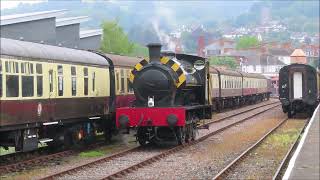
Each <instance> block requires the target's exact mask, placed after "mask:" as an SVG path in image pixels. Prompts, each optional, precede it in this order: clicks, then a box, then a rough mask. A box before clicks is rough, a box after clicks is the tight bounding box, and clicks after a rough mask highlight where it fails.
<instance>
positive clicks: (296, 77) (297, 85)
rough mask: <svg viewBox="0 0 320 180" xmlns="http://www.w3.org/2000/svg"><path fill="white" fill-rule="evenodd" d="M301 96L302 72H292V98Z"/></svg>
mask: <svg viewBox="0 0 320 180" xmlns="http://www.w3.org/2000/svg"><path fill="white" fill-rule="evenodd" d="M301 98H302V72H294V73H293V99H301Z"/></svg>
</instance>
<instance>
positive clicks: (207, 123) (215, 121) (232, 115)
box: [199, 102, 280, 128]
mask: <svg viewBox="0 0 320 180" xmlns="http://www.w3.org/2000/svg"><path fill="white" fill-rule="evenodd" d="M272 104H279V105H280V103H279V102H272V103H268V104H263V105H260V106H256V107H253V108H249V109H246V110H243V111H239V112H236V113H234V114H230V115H228V116H225V117H222V118H219V119H216V120H213V121H209V122H206V123H205V124H202V125H200V126H199V127H200V128H205V127H206V126H208V125H211V124H214V123H218V122H221V121H223V120H225V119H228V118H232V117H235V116H237V115H240V114H243V113H246V112H250V111H253V110H256V109H259V108H261V107H264V106H268V105H272Z"/></svg>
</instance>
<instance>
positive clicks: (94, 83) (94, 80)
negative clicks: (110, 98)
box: [92, 72, 96, 91]
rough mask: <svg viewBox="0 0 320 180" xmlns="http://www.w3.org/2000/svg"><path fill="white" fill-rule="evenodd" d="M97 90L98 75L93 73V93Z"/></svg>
mask: <svg viewBox="0 0 320 180" xmlns="http://www.w3.org/2000/svg"><path fill="white" fill-rule="evenodd" d="M95 90H96V73H95V72H93V73H92V91H95Z"/></svg>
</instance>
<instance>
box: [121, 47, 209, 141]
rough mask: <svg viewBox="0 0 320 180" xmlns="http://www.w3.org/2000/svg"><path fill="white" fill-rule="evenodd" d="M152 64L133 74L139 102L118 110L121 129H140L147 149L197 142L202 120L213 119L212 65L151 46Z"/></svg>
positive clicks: (139, 137) (144, 63) (142, 64)
mask: <svg viewBox="0 0 320 180" xmlns="http://www.w3.org/2000/svg"><path fill="white" fill-rule="evenodd" d="M148 48H149V56H150V61H149V62H148V61H146V60H142V61H141V62H140V63H138V64H137V65H136V66H135V67H134V70H133V71H132V72H131V74H130V82H131V83H132V86H133V89H134V94H135V96H136V101H135V102H134V104H133V107H123V108H118V109H117V110H116V120H117V121H116V123H117V126H118V127H120V128H121V127H122V128H125V127H128V126H131V127H132V126H136V127H138V129H137V140H138V141H139V143H140V144H142V145H144V144H146V143H148V142H152V143H157V142H162V141H166V140H177V142H178V143H179V144H182V143H183V142H184V141H186V142H188V141H189V140H190V139H191V140H194V138H195V135H196V126H197V123H198V122H199V120H201V119H205V118H211V115H212V114H211V113H212V111H211V98H210V95H211V94H210V92H209V79H208V77H209V63H208V62H207V60H206V59H205V58H202V57H199V56H193V55H187V54H176V53H170V52H163V53H161V52H160V50H161V45H160V44H149V45H148Z"/></svg>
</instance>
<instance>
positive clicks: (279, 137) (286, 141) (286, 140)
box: [268, 128, 299, 147]
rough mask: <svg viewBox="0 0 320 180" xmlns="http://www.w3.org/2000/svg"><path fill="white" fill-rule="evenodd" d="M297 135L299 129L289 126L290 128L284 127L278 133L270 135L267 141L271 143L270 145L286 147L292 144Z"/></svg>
mask: <svg viewBox="0 0 320 180" xmlns="http://www.w3.org/2000/svg"><path fill="white" fill-rule="evenodd" d="M298 136H299V129H296V128H290V129H284V130H282V132H280V133H276V134H273V135H271V136H270V137H269V138H270V139H269V140H268V142H269V143H272V146H274V147H275V146H280V147H286V146H288V145H290V144H292V143H293V142H294V141H295V140H296V139H297V137H298Z"/></svg>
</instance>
